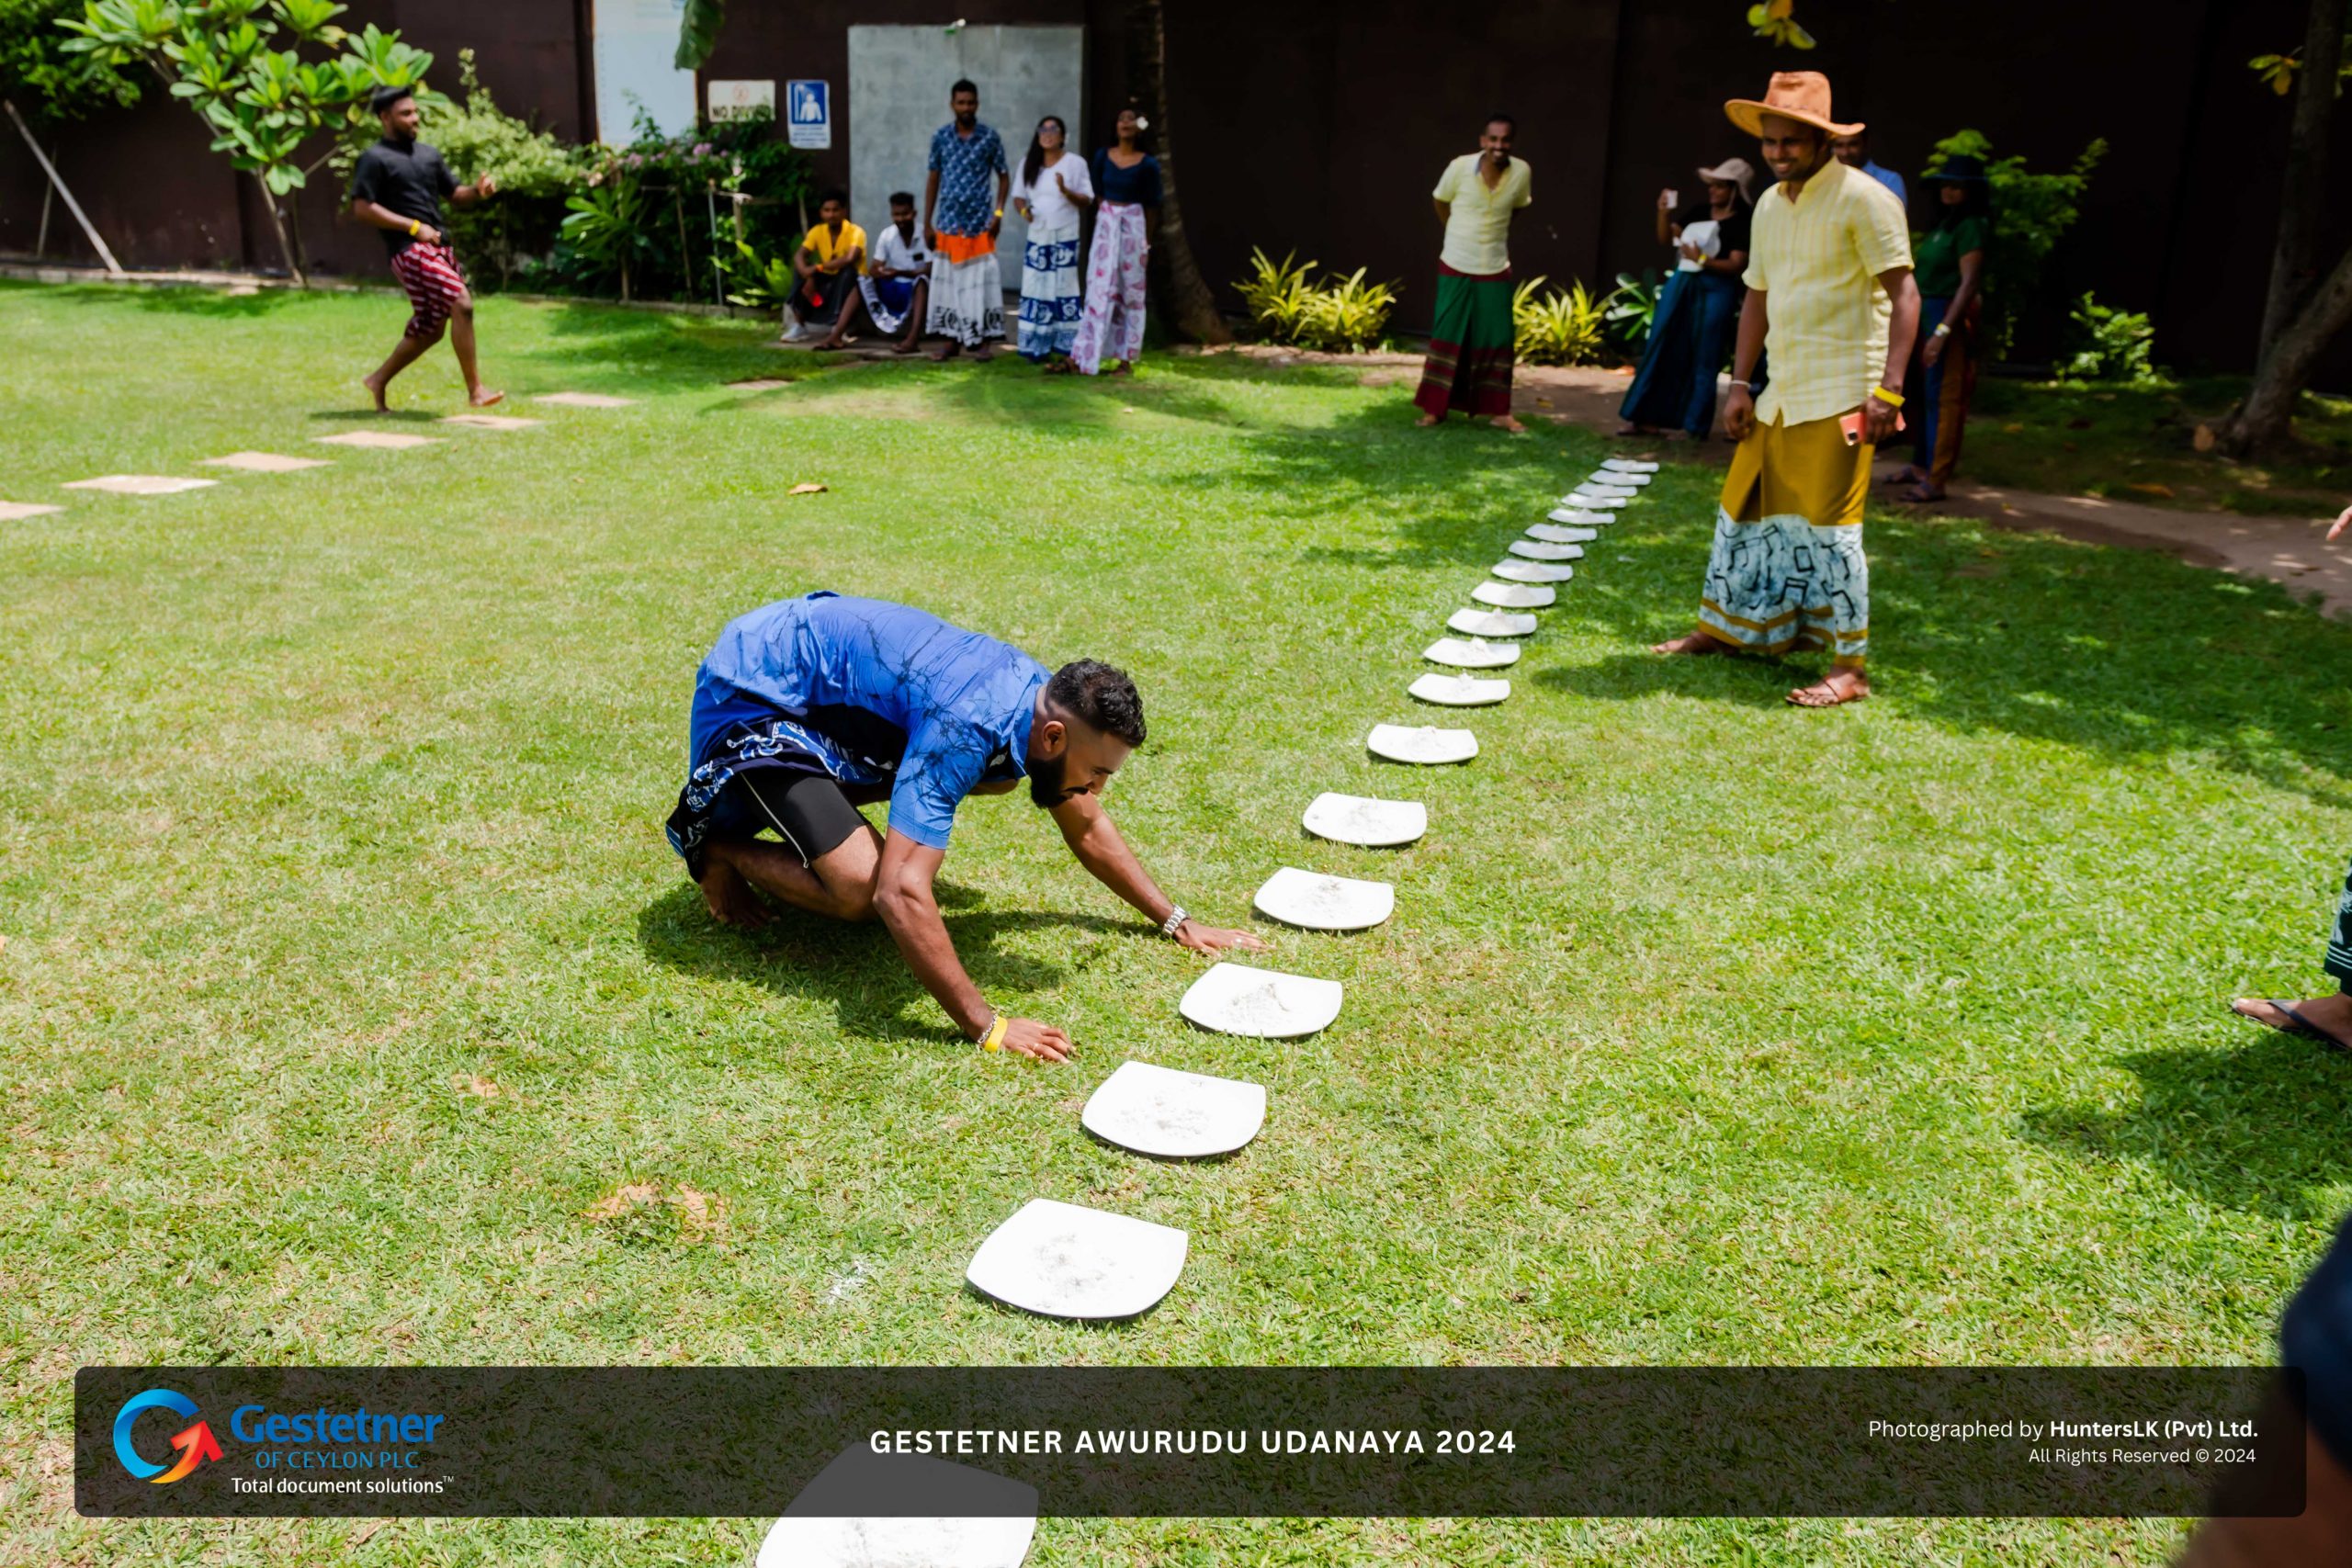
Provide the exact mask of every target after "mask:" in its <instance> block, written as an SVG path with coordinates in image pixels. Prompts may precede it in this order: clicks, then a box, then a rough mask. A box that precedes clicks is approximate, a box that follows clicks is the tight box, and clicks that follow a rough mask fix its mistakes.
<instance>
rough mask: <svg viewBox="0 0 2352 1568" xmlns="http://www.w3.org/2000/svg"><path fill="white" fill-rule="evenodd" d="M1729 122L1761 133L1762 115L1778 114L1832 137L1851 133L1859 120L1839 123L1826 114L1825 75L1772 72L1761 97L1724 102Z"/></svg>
mask: <svg viewBox="0 0 2352 1568" xmlns="http://www.w3.org/2000/svg"><path fill="white" fill-rule="evenodd" d="M1724 114H1725V115H1726V116H1728V117H1729V118H1730V119H1731V122H1732V123H1733V124H1734V125H1736V126H1737V127H1739V129H1740V130H1744V131H1746V132H1747V134H1748V135H1750V136H1761V135H1763V134H1764V117H1765V116H1766V115H1768V114H1776V115H1779V116H1780V117H1781V118H1782V119H1792V120H1795V121H1796V122H1797V123H1798V124H1800V125H1810V126H1813V127H1815V128H1816V129H1818V130H1824V131H1826V132H1827V133H1828V134H1830V135H1832V136H1852V135H1855V134H1857V133H1859V132H1860V130H1861V129H1862V122H1861V121H1860V120H1856V121H1855V122H1854V123H1853V124H1851V125H1845V124H1841V123H1839V122H1838V120H1836V119H1834V118H1831V116H1830V113H1829V78H1828V77H1826V76H1824V75H1823V74H1822V73H1820V72H1818V71H1775V72H1773V73H1772V81H1771V85H1770V86H1767V87H1766V88H1765V89H1764V96H1762V97H1761V98H1734V99H1732V100H1731V101H1730V102H1729V103H1727V104H1725V105H1724Z"/></svg>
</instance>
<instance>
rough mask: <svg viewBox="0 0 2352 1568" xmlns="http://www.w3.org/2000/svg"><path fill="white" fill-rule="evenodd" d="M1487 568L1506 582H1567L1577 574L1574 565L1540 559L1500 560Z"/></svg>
mask: <svg viewBox="0 0 2352 1568" xmlns="http://www.w3.org/2000/svg"><path fill="white" fill-rule="evenodd" d="M1487 570H1488V571H1489V572H1491V573H1493V574H1494V575H1495V576H1497V577H1499V578H1501V579H1502V580H1503V581H1505V582H1566V581H1568V580H1569V579H1570V578H1572V577H1574V576H1576V574H1577V569H1576V568H1574V567H1572V566H1554V565H1551V564H1550V563H1548V562H1545V561H1540V560H1498V561H1497V562H1496V563H1495V564H1494V565H1492V566H1490V567H1488V568H1487Z"/></svg>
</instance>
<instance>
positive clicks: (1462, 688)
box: [1405, 673, 1510, 708]
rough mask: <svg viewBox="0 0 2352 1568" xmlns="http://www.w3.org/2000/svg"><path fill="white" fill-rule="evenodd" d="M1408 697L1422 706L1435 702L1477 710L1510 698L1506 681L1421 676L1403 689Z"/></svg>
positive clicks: (1467, 676)
mask: <svg viewBox="0 0 2352 1568" xmlns="http://www.w3.org/2000/svg"><path fill="white" fill-rule="evenodd" d="M1405 694H1406V695H1407V696H1408V697H1419V699H1420V700H1421V701H1423V702H1425V703H1436V704H1438V705H1441V706H1443V707H1450V708H1478V707H1486V706H1488V705H1491V704H1494V703H1498V702H1501V701H1502V700H1503V699H1504V698H1505V697H1508V696H1510V682H1509V681H1481V680H1479V679H1478V678H1477V677H1476V676H1475V675H1439V674H1435V673H1431V674H1428V675H1424V676H1422V677H1421V678H1420V679H1419V680H1418V681H1415V682H1413V683H1412V684H1411V685H1409V686H1408V687H1406V688H1405Z"/></svg>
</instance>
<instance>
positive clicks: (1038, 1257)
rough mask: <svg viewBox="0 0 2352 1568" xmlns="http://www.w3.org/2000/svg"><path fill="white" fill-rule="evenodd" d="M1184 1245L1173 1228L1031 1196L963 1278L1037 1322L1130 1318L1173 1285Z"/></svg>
mask: <svg viewBox="0 0 2352 1568" xmlns="http://www.w3.org/2000/svg"><path fill="white" fill-rule="evenodd" d="M1186 1247H1187V1241H1186V1237H1185V1235H1184V1233H1183V1232H1182V1231H1180V1230H1177V1229H1175V1228H1173V1227H1172V1226H1169V1225H1156V1224H1152V1223H1151V1222H1150V1221H1148V1220H1136V1219H1130V1218H1128V1217H1127V1216H1126V1215H1125V1214H1112V1213H1104V1212H1103V1210H1100V1209H1086V1208H1080V1206H1079V1205H1077V1204H1075V1203H1060V1202H1056V1201H1054V1200H1053V1199H1051V1198H1033V1199H1031V1200H1030V1201H1028V1202H1026V1203H1024V1204H1023V1205H1022V1207H1021V1209H1020V1212H1019V1213H1015V1214H1014V1215H1013V1216H1012V1218H1011V1219H1009V1220H1007V1221H1005V1222H1004V1224H1001V1225H999V1226H997V1227H996V1229H994V1230H993V1231H990V1232H989V1238H988V1239H987V1240H986V1241H984V1242H982V1243H980V1249H979V1251H978V1252H976V1253H974V1254H973V1255H972V1261H971V1263H970V1265H969V1266H967V1268H966V1269H965V1270H964V1278H965V1279H967V1280H970V1281H971V1284H972V1288H973V1289H974V1290H976V1291H978V1292H980V1293H981V1294H983V1295H987V1296H992V1297H994V1298H995V1299H996V1300H998V1301H1001V1302H1002V1303H1005V1304H1006V1305H1007V1306H1016V1307H1019V1308H1021V1309H1022V1310H1023V1312H1034V1313H1035V1314H1038V1315H1039V1316H1041V1317H1076V1318H1115V1317H1134V1316H1136V1314H1140V1313H1145V1312H1148V1311H1150V1310H1151V1309H1152V1308H1153V1307H1155V1306H1157V1305H1158V1304H1159V1300H1160V1298H1161V1297H1163V1296H1165V1295H1166V1294H1167V1293H1168V1292H1170V1290H1172V1289H1173V1288H1174V1287H1175V1284H1176V1277H1177V1276H1178V1275H1180V1274H1182V1272H1183V1271H1184V1254H1185V1250H1186Z"/></svg>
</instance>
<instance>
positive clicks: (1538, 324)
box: [1510, 276, 1604, 365]
mask: <svg viewBox="0 0 2352 1568" xmlns="http://www.w3.org/2000/svg"><path fill="white" fill-rule="evenodd" d="M1547 281H1548V279H1546V278H1544V277H1543V276H1535V277H1531V278H1529V279H1528V280H1527V281H1526V282H1524V283H1522V284H1521V285H1520V286H1519V287H1518V288H1514V289H1512V290H1511V295H1510V324H1511V339H1512V344H1513V346H1514V351H1515V352H1516V353H1517V354H1518V355H1519V357H1520V358H1521V359H1522V360H1524V361H1525V362H1526V363H1528V364H1530V365H1589V364H1591V363H1592V362H1593V361H1594V360H1596V359H1599V358H1600V349H1601V328H1602V324H1603V304H1604V301H1602V300H1600V299H1595V298H1593V296H1592V292H1591V291H1590V290H1589V289H1588V288H1585V286H1584V285H1583V284H1581V283H1574V282H1572V283H1570V284H1569V285H1568V288H1567V292H1566V293H1565V294H1564V293H1560V292H1558V291H1557V290H1555V291H1554V292H1553V293H1552V294H1551V295H1550V296H1548V297H1547V298H1544V299H1537V298H1536V297H1535V291H1536V290H1537V289H1539V288H1543V287H1544V283H1545V282H1547Z"/></svg>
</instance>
